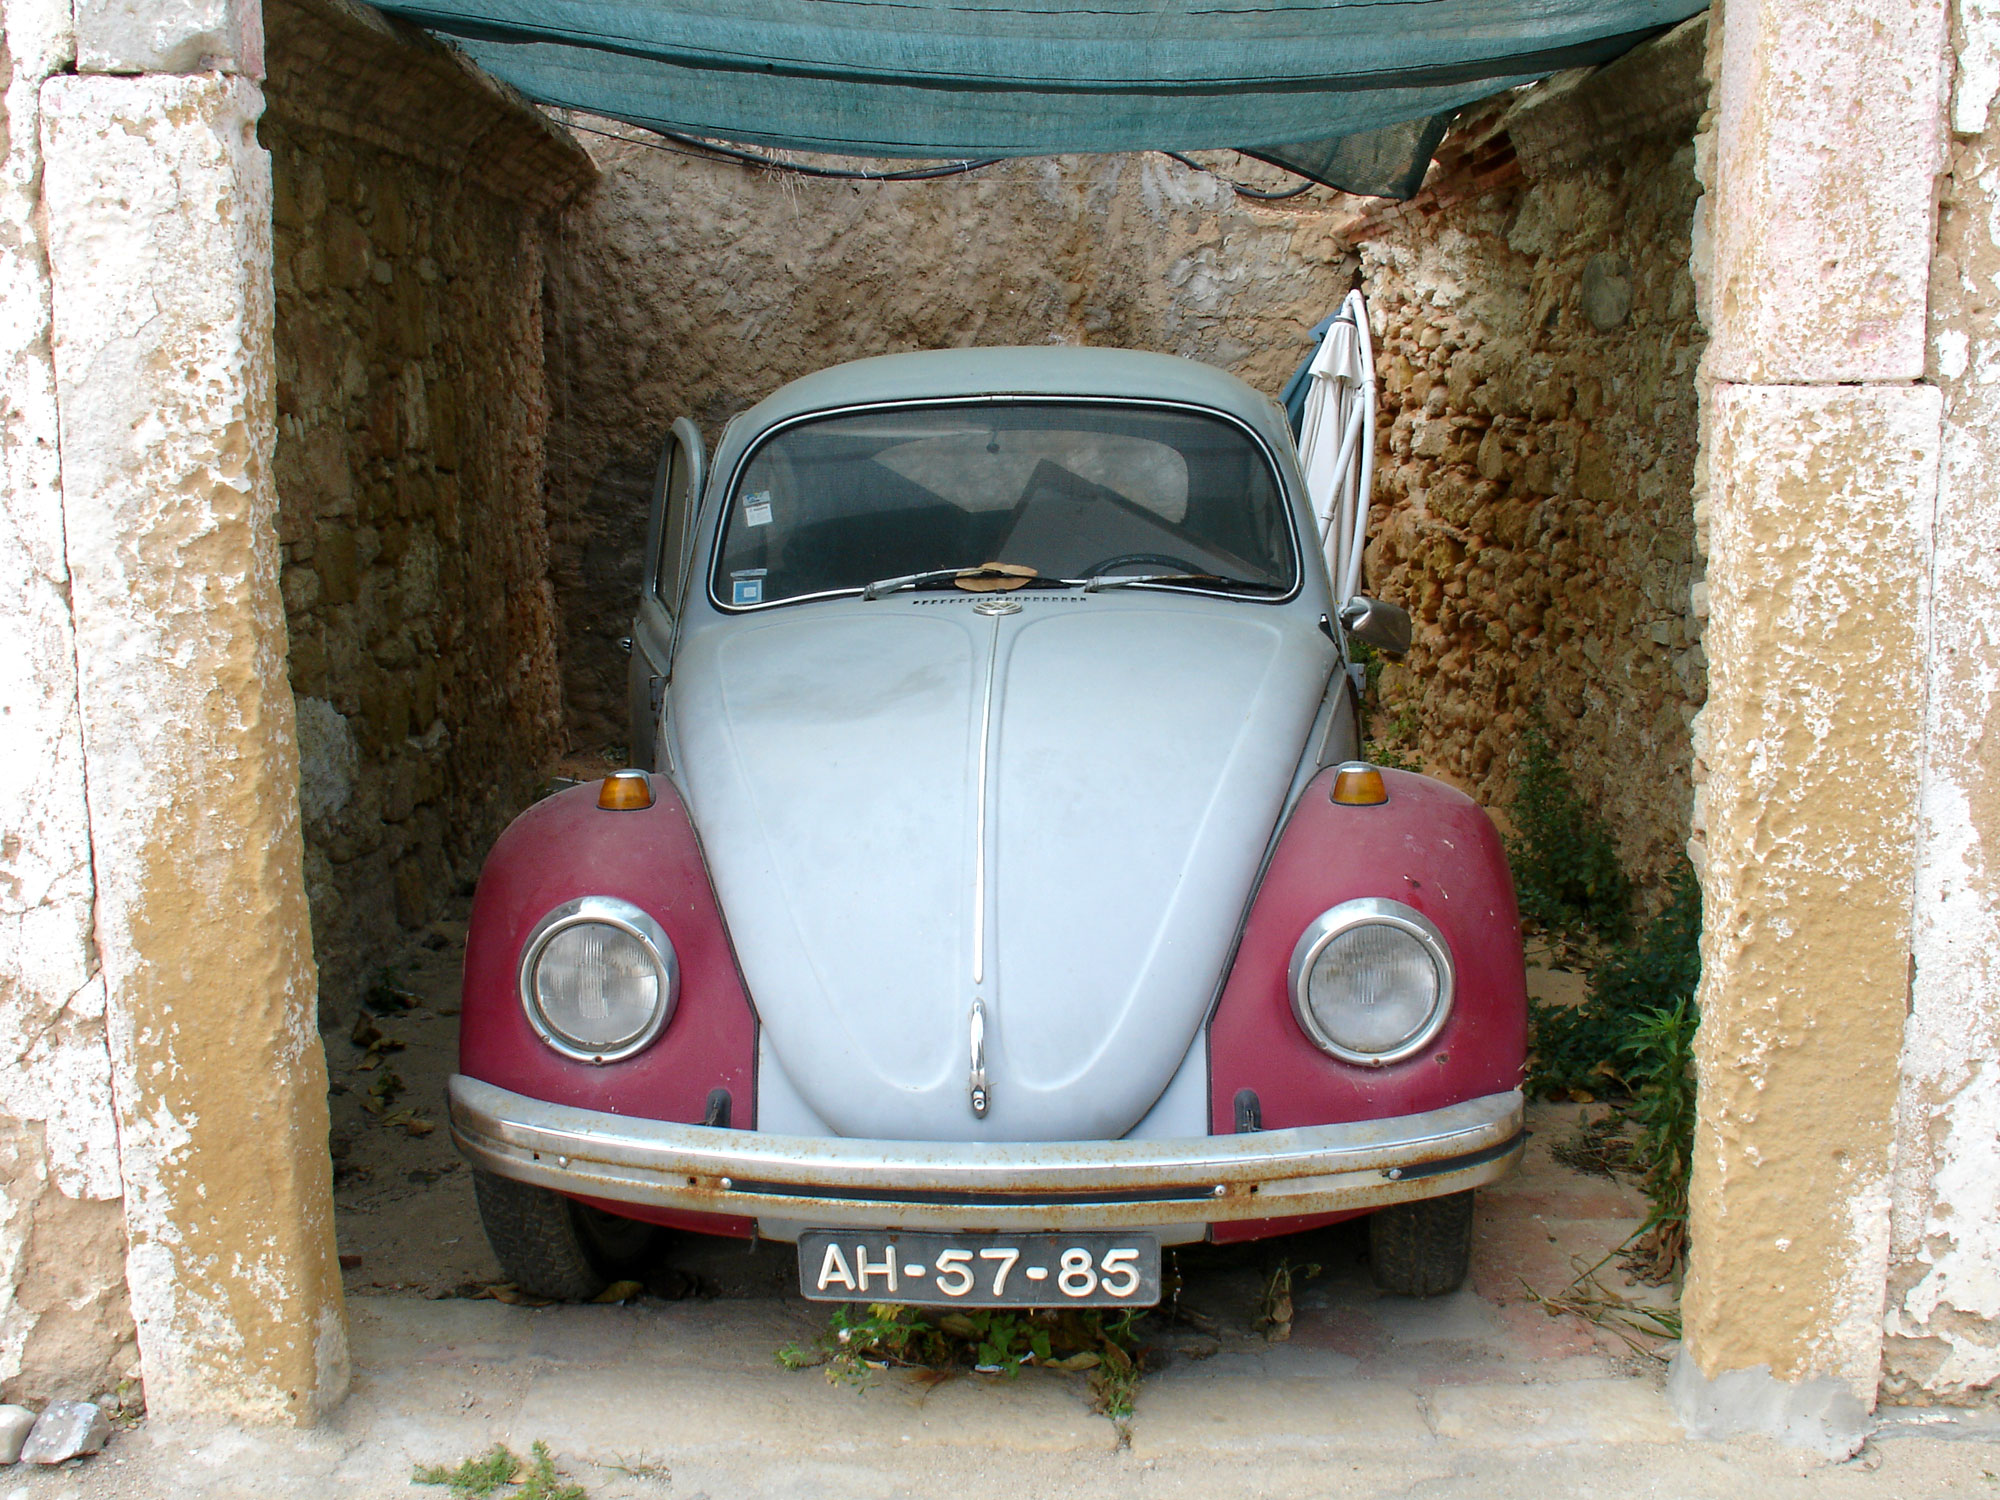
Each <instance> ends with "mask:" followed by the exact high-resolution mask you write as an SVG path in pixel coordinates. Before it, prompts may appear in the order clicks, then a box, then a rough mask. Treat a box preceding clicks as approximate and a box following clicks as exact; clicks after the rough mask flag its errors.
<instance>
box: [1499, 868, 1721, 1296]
mask: <svg viewBox="0 0 2000 1500" xmlns="http://www.w3.org/2000/svg"><path fill="white" fill-rule="evenodd" d="M1669 890H1670V893H1671V894H1670V896H1669V899H1668V901H1667V905H1666V906H1665V908H1663V909H1662V910H1661V912H1660V914H1659V915H1658V916H1656V917H1654V918H1653V920H1652V921H1650V922H1648V923H1647V924H1646V926H1645V927H1644V929H1643V930H1642V931H1641V932H1640V933H1639V934H1638V936H1637V937H1636V938H1635V939H1633V940H1631V941H1629V942H1626V943H1622V944H1619V945H1617V946H1614V947H1612V948H1610V949H1609V950H1607V951H1605V952H1604V953H1603V955H1602V957H1601V958H1600V959H1599V961H1598V963H1597V966H1596V968H1595V969H1593V970H1592V971H1591V975H1590V982H1589V988H1588V991H1587V994H1586V996H1585V999H1584V1002H1583V1003H1582V1004H1581V1005H1578V1006H1575V1007H1572V1008H1567V1009H1565V1008H1563V1007H1560V1006H1550V1005H1531V1006H1530V1007H1529V1020H1530V1022H1531V1024H1532V1026H1533V1031H1534V1051H1533V1054H1532V1055H1531V1056H1530V1058H1529V1063H1528V1090H1529V1092H1530V1093H1534V1094H1539V1095H1541V1096H1543V1097H1546V1098H1558V1099H1562V1098H1570V1099H1576V1098H1583V1099H1590V1098H1602V1097H1607V1096H1610V1097H1613V1098H1617V1099H1620V1100H1622V1101H1623V1102H1624V1108H1625V1110H1626V1112H1627V1114H1628V1115H1629V1116H1630V1118H1631V1119H1632V1120H1633V1122H1634V1123H1636V1124H1637V1125H1638V1127H1639V1140H1638V1142H1637V1144H1636V1146H1635V1147H1634V1150H1633V1153H1632V1161H1633V1165H1634V1166H1635V1167H1636V1168H1637V1169H1638V1171H1639V1172H1640V1174H1641V1176H1642V1178H1643V1180H1644V1182H1645V1186H1646V1193H1647V1196H1648V1197H1650V1198H1651V1199H1652V1202H1653V1209H1652V1213H1651V1215H1650V1216H1649V1218H1648V1219H1647V1222H1646V1233H1645V1236H1644V1237H1643V1239H1642V1243H1641V1245H1640V1247H1639V1250H1638V1251H1637V1252H1636V1259H1637V1261H1638V1262H1639V1264H1638V1265H1637V1266H1636V1267H1635V1269H1638V1270H1640V1271H1641V1272H1642V1273H1643V1274H1646V1275H1649V1276H1651V1277H1653V1278H1654V1279H1656V1280H1657V1279H1664V1278H1665V1277H1666V1276H1668V1275H1670V1274H1671V1273H1672V1271H1673V1269H1674V1267H1675V1266H1676V1265H1678V1264H1679V1262H1680V1260H1681V1257H1682V1255H1683V1253H1684V1252H1685V1249H1686V1245H1687V1194H1688V1174H1689V1171H1690V1169H1691V1165H1692V1162H1693V1159H1694V1124H1695V1072H1694V1037H1695V1032H1696V1030H1697V1028H1698V1027H1699V1026H1700V1023H1701V1017H1700V1013H1699V1012H1698V1011H1697V1009H1696V1007H1695V986H1696V985H1697V984H1698V983H1699V982H1700V980H1701V947H1700V944H1701V886H1700V884H1699V882H1697V881H1696V879H1695V876H1694V870H1693V868H1692V867H1690V866H1687V865H1683V866H1682V867H1681V868H1680V870H1679V871H1678V872H1676V874H1675V876H1674V879H1673V881H1672V884H1671V885H1670V886H1669Z"/></svg>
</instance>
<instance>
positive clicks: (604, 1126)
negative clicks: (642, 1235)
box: [450, 1074, 1525, 1230]
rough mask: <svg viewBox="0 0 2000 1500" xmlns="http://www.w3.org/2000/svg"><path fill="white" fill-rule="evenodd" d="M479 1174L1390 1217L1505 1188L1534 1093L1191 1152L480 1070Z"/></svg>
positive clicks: (1137, 1218) (896, 1208)
mask: <svg viewBox="0 0 2000 1500" xmlns="http://www.w3.org/2000/svg"><path fill="white" fill-rule="evenodd" d="M450 1098H451V1134H452V1139H453V1140H454V1141H455V1142H457V1144H458V1148H459V1150H461V1151H462V1152H464V1153H465V1155H466V1157H467V1158H468V1159H470V1160H471V1162H472V1163H473V1165H475V1166H477V1167H480V1168H482V1169H483V1170H485V1171H488V1172H491V1173H494V1174H495V1175H496V1176H500V1177H508V1178H513V1179H514V1180H516V1181H519V1182H526V1183H531V1184H533V1185H535V1186H537V1187H546V1188H554V1189H555V1190H556V1191H558V1192H563V1193H570V1194H574V1195H577V1196H579V1197H587V1198H600V1199H608V1200H610V1201H613V1202H620V1203H635V1204H644V1205H647V1206H649V1207H653V1208H663V1209H676V1210H681V1211H685V1212H692V1213H709V1214H728V1215H735V1216H741V1217H746V1218H763V1217H768V1218H772V1219H777V1220H784V1221H789V1222H794V1223H808V1224H817V1225H824V1226H826V1227H829V1228H831V1227H834V1226H840V1225H854V1226H859V1227H863V1228H868V1227H895V1228H904V1229H982V1230H984V1229H992V1230H1004V1229H1022V1230H1027V1229H1097V1228H1105V1229H1109V1228H1120V1227H1126V1226H1132V1227H1141V1226H1146V1225H1157V1224H1164V1223H1216V1222H1222V1221H1227V1220H1238V1219H1277V1218H1290V1217H1293V1216H1298V1215H1307V1214H1329V1213H1340V1212H1343V1211H1347V1210H1352V1209H1368V1208H1380V1207H1382V1206H1383V1205H1385V1204H1390V1203H1403V1202H1408V1201H1411V1200H1413V1199H1418V1198H1436V1197H1441V1196H1443V1195H1445V1194H1447V1193H1456V1192H1462V1191H1464V1190H1465V1189H1467V1188H1474V1187H1478V1186H1480V1185H1482V1184H1484V1183H1488V1182H1492V1181H1494V1180H1495V1179H1496V1178H1499V1177H1502V1176H1505V1175H1506V1174H1507V1173H1508V1172H1509V1171H1511V1170H1512V1169H1513V1167H1514V1165H1515V1164H1516V1162H1518V1161H1519V1159H1520V1155H1521V1150H1522V1146H1523V1144H1524V1140H1525V1135H1524V1132H1523V1128H1522V1118H1523V1116H1522V1096H1521V1094H1520V1092H1519V1091H1518V1090H1514V1091H1511V1092H1508V1093H1504V1094H1488V1095H1486V1096H1484V1097H1483V1098H1478V1099H1468V1100H1466V1101H1465V1102H1464V1103H1462V1104H1454V1105H1450V1106H1448V1107H1446V1108H1444V1109H1435V1110H1428V1111H1426V1112H1424V1113H1422V1114H1414V1115H1399V1116H1395V1117H1393V1118H1390V1119H1383V1120H1360V1121H1354V1122H1352V1123H1349V1124H1341V1125H1314V1126H1306V1127H1301V1128H1298V1129H1292V1130H1271V1131H1258V1132H1253V1133H1249V1134H1243V1135H1223V1136H1200V1137H1195V1138H1192V1139H1184V1140H1146V1141H1135V1140H1122V1141H1033V1142H1023V1143H995V1144H992V1145H986V1144H979V1143H969V1142H958V1141H937V1142H933V1141H867V1140H849V1139H845V1138H839V1137H835V1138H830V1139H822V1138H819V1137H814V1136H792V1135H767V1134H763V1133H760V1132H757V1131H750V1130H729V1129H722V1128H717V1127H713V1126H705V1125H677V1124H672V1123H669V1122H667V1121H662V1120H641V1119H633V1118H631V1117H629V1116H625V1115H614V1114H606V1113H602V1112H600V1111H596V1110H588V1109H577V1108H574V1107H573V1106H569V1105H561V1104H550V1103H547V1102H545V1101H543V1100H540V1099H531V1098H529V1097H527V1096H526V1095H524V1094H516V1093H511V1092H509V1091H508V1090H506V1089H503V1088H497V1087H495V1086H494V1085H492V1084H490V1083H482V1082H480V1081H479V1080H477V1079H474V1078H468V1077H465V1076H464V1075H462V1074H460V1075H455V1076H454V1077H453V1078H452V1080H451V1089H450Z"/></svg>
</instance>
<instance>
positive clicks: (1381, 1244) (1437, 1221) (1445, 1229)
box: [1368, 1192, 1472, 1297]
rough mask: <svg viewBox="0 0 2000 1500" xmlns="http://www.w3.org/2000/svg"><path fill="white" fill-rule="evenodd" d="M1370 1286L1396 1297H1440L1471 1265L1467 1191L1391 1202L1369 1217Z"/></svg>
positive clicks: (1456, 1284) (1462, 1280) (1461, 1281)
mask: <svg viewBox="0 0 2000 1500" xmlns="http://www.w3.org/2000/svg"><path fill="white" fill-rule="evenodd" d="M1368 1262H1369V1269H1370V1270H1371V1271H1372V1272H1373V1274H1374V1277H1375V1285H1376V1286H1378V1287H1380V1288H1381V1289H1382V1290H1383V1291H1385V1292H1388V1293H1390V1294H1392V1295H1394V1296H1397V1297H1442V1296H1444V1295H1445V1293H1447V1292H1455V1291H1457V1290H1458V1289H1459V1288H1460V1287H1461V1286H1463V1285H1464V1284H1465V1277H1466V1273H1467V1272H1468V1271H1470V1270H1471V1269H1472V1194H1471V1193H1469V1192H1465V1193H1453V1194H1451V1195H1450V1196H1449V1197H1445V1198H1422V1199H1419V1200H1418V1201H1417V1202H1415V1203H1393V1204H1391V1205H1390V1206H1389V1207H1387V1208H1383V1209H1377V1210H1376V1211H1375V1212H1374V1213H1372V1214H1370V1215H1369V1216H1368Z"/></svg>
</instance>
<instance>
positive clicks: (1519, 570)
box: [1349, 111, 1706, 885]
mask: <svg viewBox="0 0 2000 1500" xmlns="http://www.w3.org/2000/svg"><path fill="white" fill-rule="evenodd" d="M1495 113H1497V111H1496V112H1489V113H1488V114H1487V115H1484V116H1481V117H1477V118H1475V120H1474V121H1473V122H1471V123H1470V124H1469V125H1468V126H1467V127H1465V128H1464V129H1463V130H1461V131H1460V132H1459V138H1458V139H1457V140H1455V141H1448V142H1447V144H1446V148H1445V159H1446V160H1447V161H1452V160H1455V161H1456V162H1457V163H1458V164H1457V165H1456V168H1455V170H1454V171H1452V172H1442V171H1441V172H1440V173H1439V174H1436V175H1434V176H1433V178H1432V180H1431V183H1430V185H1429V186H1428V187H1427V190H1426V194H1425V197H1424V199H1422V200H1419V201H1418V202H1416V203H1413V204H1412V205H1410V206H1409V207H1408V208H1405V209H1400V210H1392V211H1387V212H1381V211H1376V212H1375V213H1373V214H1372V215H1371V217H1370V218H1369V220H1368V221H1366V222H1365V223H1363V224H1361V225H1359V226H1356V228H1355V229H1354V230H1351V231H1349V232H1351V233H1355V234H1357V235H1359V236H1361V237H1362V242H1361V246H1360V248H1361V256H1362V264H1363V277H1364V290H1365V291H1366V292H1367V293H1368V295H1369V298H1370V303H1371V306H1372V309H1373V313H1374V320H1375V325H1376V330H1377V335H1378V342H1377V352H1376V358H1377V364H1378V367H1379V369H1380V371H1381V375H1382V409H1381V431H1382V433H1383V446H1384V448H1385V450H1386V451H1385V452H1384V453H1383V455H1382V458H1381V466H1380V468H1379V470H1378V472H1377V481H1376V484H1377V489H1376V505H1377V512H1376V519H1375V521H1374V533H1375V540H1374V542H1373V543H1372V545H1371V546H1370V548H1369V554H1368V564H1367V567H1368V586H1369V588H1370V590H1371V591H1372V592H1374V593H1378V594H1380V595H1381V596H1382V597H1384V598H1387V599H1393V600H1395V601H1396V602H1398V603H1400V604H1402V605H1404V606H1405V607H1406V608H1408V609H1409V610H1410V612H1411V615H1412V617H1413V619H1414V620H1415V622H1416V626H1417V630H1416V643H1415V645H1414V647H1413V649H1412V650H1411V652H1410V654H1409V655H1408V657H1407V658H1406V659H1405V660H1404V662H1403V663H1402V664H1401V665H1399V666H1398V665H1391V666H1388V667H1386V668H1385V669H1384V671H1383V675H1382V709H1381V711H1380V712H1379V713H1378V714H1377V716H1376V720H1375V725H1374V728H1375V733H1376V735H1377V737H1378V738H1379V739H1383V740H1385V741H1387V742H1388V743H1390V744H1392V745H1396V746H1398V747H1400V748H1401V749H1402V750H1403V751H1404V752H1405V753H1406V754H1411V755H1412V756H1413V757H1414V758H1417V759H1419V760H1421V761H1422V762H1423V763H1424V764H1426V765H1427V766H1428V767H1429V768H1431V769H1433V770H1435V771H1439V772H1441V773H1442V774H1444V775H1447V776H1449V777H1451V778H1453V779H1454V780H1456V781H1458V782H1460V783H1461V784H1462V785H1464V786H1466V787H1467V788H1468V789H1470V790H1471V791H1473V793H1474V794H1475V795H1476V796H1478V797H1479V798H1480V799H1481V800H1482V801H1484V802H1486V803H1487V804H1488V805H1490V806H1497V805H1503V804H1504V803H1505V802H1506V801H1507V799H1508V797H1509V796H1510V795H1511V790H1512V788H1511V778H1512V774H1513V769H1514V763H1515V759H1516V754H1517V750H1518V746H1519V744H1520V740H1521V736H1522V734H1523V732H1524V731H1525V730H1526V728H1527V727H1528V725H1529V723H1530V722H1531V716H1533V715H1536V714H1539V715H1540V716H1541V717H1542V719H1543V720H1544V721H1545V722H1546V724H1547V726H1548V730H1549V734H1550V738H1551V740H1552V742H1553V743H1554V745H1555V746H1556V747H1557V750H1558V753H1559V754H1560V756H1561V758H1562V760H1563V761H1564V763H1565V764H1566V765H1568V767H1569V768H1570V770H1571V772H1572V774H1573V775H1574V776H1575V778H1576V782H1577V785H1578V788H1579V790H1580V791H1581V793H1582V794H1583V796H1584V797H1585V799H1586V800H1587V801H1588V802H1589V803H1590V804H1591V805H1592V806H1593V807H1595V808H1596V809H1597V811H1598V812H1599V813H1600V814H1601V815H1602V816H1603V817H1604V818H1605V819H1606V821H1607V822H1608V824H1609V825H1610V827H1611V828H1612V830H1613V831H1614V833H1615V834H1616V836H1617V839H1618V843H1619V849H1620V853H1621V855H1622V857H1623V862H1624V864H1625V865H1626V867H1627V868H1628V869H1629V870H1631V871H1632V872H1633V873H1634V874H1635V875H1637V876H1638V877H1639V878H1640V879H1641V880H1642V881H1643V882H1645V883H1648V884H1655V885H1656V884H1658V883H1659V882H1661V881H1663V880H1664V878H1665V877H1666V876H1667V875H1669V874H1670V873H1671V872H1672V870H1673V869H1674V867H1675V866H1676V865H1677V864H1678V863H1679V861H1680V858H1681V847H1682V845H1683V843H1684V841H1685V839H1686V836H1687V812H1688V803H1689V780H1688V777H1689V760H1690V753H1689V736H1688V726H1689V723H1690V722H1691V721H1692V719H1693V716H1694V714H1695V711H1696V710H1697V709H1698V708H1699V707H1700V705H1701V702H1702V699H1703V696H1704V695H1705V692H1706V662H1705V659H1704V658H1703V656H1702V652H1701V646H1700V644H1699V641H1698V640H1697V638H1696V634H1695V623H1696V622H1695V621H1694V620H1692V619H1691V618H1690V615H1689V610H1688V590H1689V585H1690V584H1691V583H1692V582H1693V579H1694V520H1693V507H1692V501H1691V486H1692V477H1693V463H1694V449H1695V439H1696V427H1697V424H1696V404H1695V396H1694V372H1695V367H1696V363H1697V361H1698V359H1699V357H1700V354H1701V350H1702V345H1703V338H1702V334H1701V331H1700V328H1699V326H1698V324H1697V323H1696V320H1695V316H1694V288H1693V283H1692V281H1691V280H1690V278H1689V275H1688V271H1687V261H1688V253H1689V231H1690V223H1691V219H1692V215H1693V210H1694V202H1695V198H1696V196H1697V193H1698V189H1697V187H1696V184H1695V181H1694V175H1693V161H1694V158H1693V149H1692V147H1691V145H1690V144H1689V143H1688V141H1687V139H1686V138H1685V137H1678V138H1675V137H1669V138H1667V139H1651V140H1642V141H1638V142H1634V143H1630V144H1627V145H1624V146H1622V147H1619V148H1618V149H1616V150H1615V151H1614V152H1612V153H1610V154H1609V157H1608V159H1604V158H1602V157H1600V158H1598V159H1594V160H1591V161H1587V162H1584V163H1582V164H1579V165H1576V166H1573V167H1569V168H1567V169H1564V170H1560V171H1553V172H1550V173H1549V174H1548V175H1546V176H1539V177H1537V178H1534V179H1532V180H1529V179H1524V178H1523V177H1522V176H1521V175H1520V174H1519V173H1507V172H1505V171H1503V170H1497V169H1495V168H1494V167H1493V166H1492V162H1493V161H1494V160H1495V158H1496V157H1498V158H1503V159H1504V157H1505V156H1506V155H1507V154H1508V148H1507V146H1506V137H1505V135H1504V133H1502V134H1498V135H1496V134H1495V132H1496V130H1501V129H1504V127H1500V126H1497V125H1496V122H1495V118H1494V114H1495ZM1482 167H1483V168H1484V170H1483V173H1482V171H1481V169H1482ZM1475 175H1480V176H1484V177H1487V178H1492V177H1498V178H1500V179H1501V181H1499V182H1498V183H1496V184H1494V185H1492V186H1488V187H1484V188H1482V187H1480V186H1479V184H1478V183H1477V182H1475V181H1468V180H1466V179H1469V178H1473V177H1474V176H1475Z"/></svg>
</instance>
